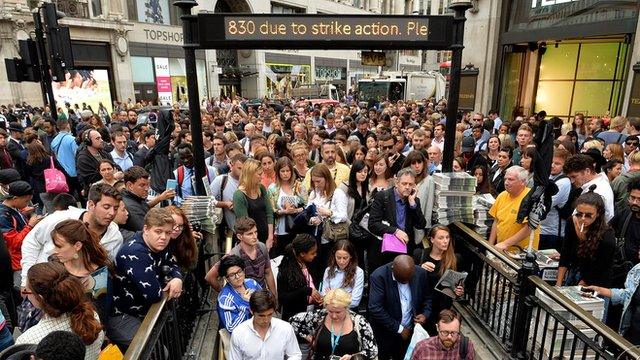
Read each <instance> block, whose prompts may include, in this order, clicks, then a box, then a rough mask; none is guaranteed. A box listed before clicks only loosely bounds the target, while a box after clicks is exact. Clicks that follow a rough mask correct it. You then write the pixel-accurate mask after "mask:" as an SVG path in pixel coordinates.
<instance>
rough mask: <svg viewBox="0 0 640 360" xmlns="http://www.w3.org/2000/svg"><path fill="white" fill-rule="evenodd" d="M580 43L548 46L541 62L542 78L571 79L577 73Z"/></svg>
mask: <svg viewBox="0 0 640 360" xmlns="http://www.w3.org/2000/svg"><path fill="white" fill-rule="evenodd" d="M578 46H579V44H560V45H558V47H555V46H551V45H549V46H547V51H546V52H545V54H544V55H543V56H542V62H541V63H540V80H557V79H563V80H569V79H573V78H574V76H575V73H576V61H577V59H578Z"/></svg>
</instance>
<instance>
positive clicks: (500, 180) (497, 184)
mask: <svg viewBox="0 0 640 360" xmlns="http://www.w3.org/2000/svg"><path fill="white" fill-rule="evenodd" d="M509 166H511V165H509ZM498 169H499V167H498V165H497V164H496V165H494V166H493V167H492V168H491V170H489V181H491V186H492V187H493V188H494V189H495V190H496V193H498V194H500V193H501V192H503V191H504V173H505V172H506V171H507V170H506V169H508V167H507V168H505V170H502V171H501V172H500V174H498V177H496V178H495V180H494V179H493V177H494V176H495V174H496V172H497V171H498Z"/></svg>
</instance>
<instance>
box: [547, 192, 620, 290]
mask: <svg viewBox="0 0 640 360" xmlns="http://www.w3.org/2000/svg"><path fill="white" fill-rule="evenodd" d="M594 189H595V185H592V186H591V187H590V188H589V192H587V193H585V194H582V195H580V197H578V199H577V200H576V203H575V204H576V205H575V210H574V212H573V215H572V217H571V218H572V221H567V227H566V232H565V238H564V243H563V245H562V250H561V251H560V266H559V268H558V278H557V280H556V285H557V286H561V285H582V286H586V285H597V286H603V287H610V285H611V278H612V271H611V269H612V267H613V258H614V252H615V248H616V241H615V232H614V230H613V229H612V228H610V227H609V225H607V222H606V220H605V207H604V201H603V200H602V196H600V195H598V194H596V193H594V192H593V190H594Z"/></svg>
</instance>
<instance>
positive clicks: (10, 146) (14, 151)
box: [7, 139, 26, 178]
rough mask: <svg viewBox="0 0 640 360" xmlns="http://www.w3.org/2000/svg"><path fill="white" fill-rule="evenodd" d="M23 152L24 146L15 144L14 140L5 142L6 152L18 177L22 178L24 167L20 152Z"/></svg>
mask: <svg viewBox="0 0 640 360" xmlns="http://www.w3.org/2000/svg"><path fill="white" fill-rule="evenodd" d="M23 150H25V148H24V145H22V144H21V143H19V142H17V141H16V140H14V139H9V141H7V151H8V152H9V155H11V158H12V159H13V163H14V164H15V166H16V170H18V172H19V173H20V176H21V177H23V178H24V166H25V165H26V161H25V158H24V157H23V156H22V152H23Z"/></svg>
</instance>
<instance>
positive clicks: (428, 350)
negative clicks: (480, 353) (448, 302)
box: [411, 310, 475, 360]
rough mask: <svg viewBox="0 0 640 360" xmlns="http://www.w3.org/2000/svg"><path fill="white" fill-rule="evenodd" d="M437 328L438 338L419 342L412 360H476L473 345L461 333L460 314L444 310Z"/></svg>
mask: <svg viewBox="0 0 640 360" xmlns="http://www.w3.org/2000/svg"><path fill="white" fill-rule="evenodd" d="M436 327H437V329H438V336H431V337H430V338H427V339H424V340H422V341H420V342H418V343H417V344H416V347H415V348H414V349H413V354H411V360H422V359H455V360H458V359H460V360H462V359H466V360H473V359H475V351H474V348H473V343H472V342H471V340H469V339H468V338H466V337H465V336H464V335H462V333H461V332H460V315H459V314H458V312H456V311H455V310H442V311H441V312H440V316H439V319H438V324H436Z"/></svg>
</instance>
